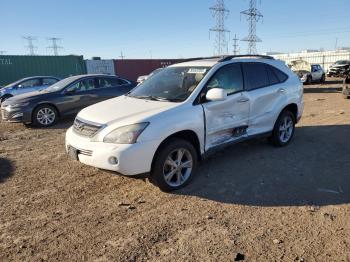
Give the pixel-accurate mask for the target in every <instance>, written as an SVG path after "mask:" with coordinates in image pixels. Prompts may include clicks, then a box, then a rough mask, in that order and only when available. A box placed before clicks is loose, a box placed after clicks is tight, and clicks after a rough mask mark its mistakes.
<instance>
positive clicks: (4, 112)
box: [1, 109, 10, 120]
mask: <svg viewBox="0 0 350 262" xmlns="http://www.w3.org/2000/svg"><path fill="white" fill-rule="evenodd" d="M9 116H10V113H9V112H7V111H6V110H5V109H1V118H2V120H7V119H8V118H9Z"/></svg>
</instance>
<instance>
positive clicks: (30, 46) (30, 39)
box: [23, 36, 37, 55]
mask: <svg viewBox="0 0 350 262" xmlns="http://www.w3.org/2000/svg"><path fill="white" fill-rule="evenodd" d="M23 39H25V40H27V41H28V45H27V46H25V47H26V48H28V50H29V55H35V49H37V47H36V46H34V41H35V40H36V37H34V36H23Z"/></svg>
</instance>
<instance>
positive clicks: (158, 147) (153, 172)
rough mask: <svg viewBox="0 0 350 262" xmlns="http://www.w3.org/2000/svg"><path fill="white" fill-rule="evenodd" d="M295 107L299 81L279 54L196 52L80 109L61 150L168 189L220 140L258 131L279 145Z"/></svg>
mask: <svg viewBox="0 0 350 262" xmlns="http://www.w3.org/2000/svg"><path fill="white" fill-rule="evenodd" d="M303 107H304V102H303V88H302V83H301V82H300V80H299V78H298V77H297V75H295V74H294V73H293V72H292V71H291V70H290V69H289V68H288V67H287V66H286V65H285V64H284V63H283V62H282V61H278V60H274V59H273V58H271V57H267V56H227V57H223V58H205V59H199V60H195V61H188V62H185V63H181V64H176V65H172V66H169V67H167V68H165V69H163V70H162V71H161V72H159V73H158V74H155V75H154V76H152V77H150V78H149V79H148V80H146V81H145V82H144V83H142V84H141V85H139V86H138V87H136V88H135V89H133V90H132V91H131V92H130V93H128V94H127V95H125V96H122V97H117V98H114V99H110V100H107V101H104V102H101V103H98V104H95V105H93V106H90V107H87V108H85V109H83V110H82V111H80V113H79V114H78V116H77V118H76V120H75V122H74V125H73V126H72V127H71V128H70V129H69V130H68V131H67V134H66V150H67V152H68V154H69V155H70V156H71V157H72V158H74V159H76V160H79V161H80V162H82V163H84V164H87V165H91V166H94V167H97V168H101V169H107V170H112V171H116V172H118V173H121V174H123V175H130V176H132V175H139V174H144V173H149V177H150V180H151V181H152V182H153V183H154V184H156V185H157V186H159V188H160V189H161V190H163V191H171V190H176V189H179V188H180V187H182V186H184V185H185V184H187V183H188V182H189V181H190V179H191V177H192V176H193V174H194V173H195V171H196V167H197V166H198V162H199V160H201V159H204V157H205V156H207V155H208V154H209V153H211V152H214V151H215V150H216V149H218V148H221V147H222V146H226V145H230V144H233V143H237V142H240V141H244V140H247V139H249V138H253V137H256V136H261V135H266V136H267V137H269V138H270V140H271V141H272V142H273V144H275V145H276V146H285V145H287V144H288V143H289V142H290V141H291V139H292V137H293V134H294V130H295V124H296V123H297V122H298V120H299V119H300V118H301V115H302V112H303Z"/></svg>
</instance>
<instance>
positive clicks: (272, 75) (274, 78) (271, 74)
mask: <svg viewBox="0 0 350 262" xmlns="http://www.w3.org/2000/svg"><path fill="white" fill-rule="evenodd" d="M266 70H267V75H268V77H269V81H270V85H276V84H279V83H280V80H279V79H278V77H277V75H276V74H275V73H274V71H273V67H272V66H269V65H266Z"/></svg>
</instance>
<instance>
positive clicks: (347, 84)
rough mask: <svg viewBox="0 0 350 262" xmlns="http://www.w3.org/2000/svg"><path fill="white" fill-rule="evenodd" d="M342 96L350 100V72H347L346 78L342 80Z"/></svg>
mask: <svg viewBox="0 0 350 262" xmlns="http://www.w3.org/2000/svg"><path fill="white" fill-rule="evenodd" d="M343 95H344V98H345V99H349V98H350V72H348V75H347V77H346V78H345V79H344V84H343Z"/></svg>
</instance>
